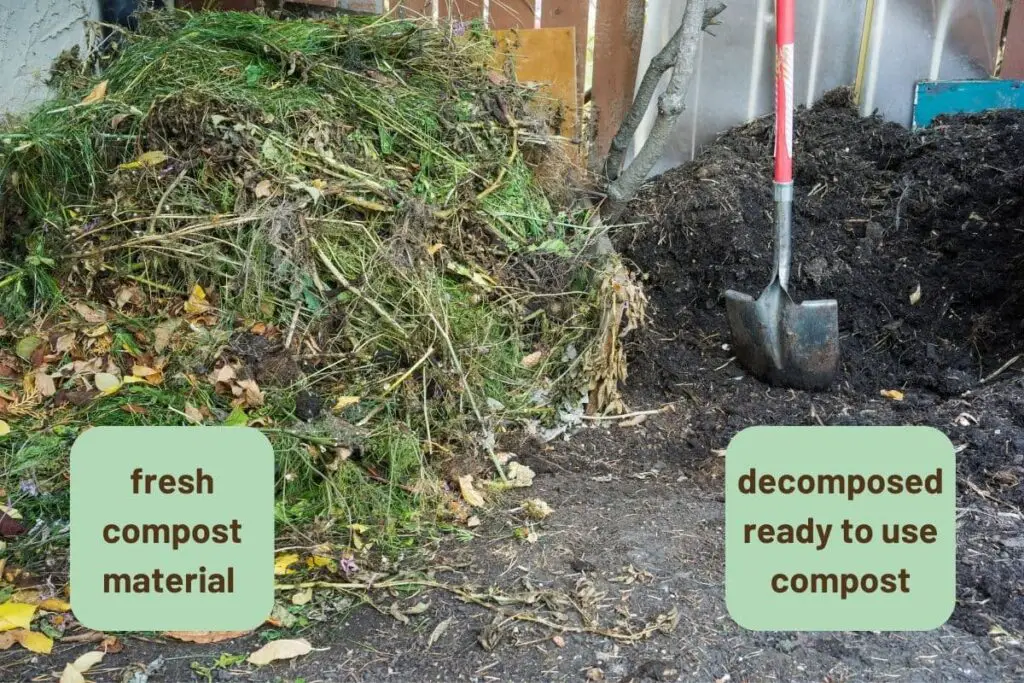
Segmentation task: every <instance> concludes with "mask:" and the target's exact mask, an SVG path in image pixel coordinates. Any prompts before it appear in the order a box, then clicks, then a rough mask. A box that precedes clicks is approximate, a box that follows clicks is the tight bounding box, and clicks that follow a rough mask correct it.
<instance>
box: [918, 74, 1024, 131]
mask: <svg viewBox="0 0 1024 683" xmlns="http://www.w3.org/2000/svg"><path fill="white" fill-rule="evenodd" d="M993 109H1024V81H1011V80H999V79H992V80H985V81H919V82H918V83H917V84H916V85H915V87H914V120H913V125H914V128H923V127H925V126H928V125H931V123H932V121H934V120H935V117H937V116H940V115H942V114H980V113H981V112H986V111H991V110H993Z"/></svg>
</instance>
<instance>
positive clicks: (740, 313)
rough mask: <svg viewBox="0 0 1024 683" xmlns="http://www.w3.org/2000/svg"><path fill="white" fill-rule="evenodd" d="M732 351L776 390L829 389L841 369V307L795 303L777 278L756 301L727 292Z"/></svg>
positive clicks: (821, 302) (831, 303)
mask: <svg viewBox="0 0 1024 683" xmlns="http://www.w3.org/2000/svg"><path fill="white" fill-rule="evenodd" d="M725 307H726V312H727V314H728V317H729V327H730V329H731V331H732V342H733V352H734V353H735V354H736V358H737V359H738V360H739V361H740V363H741V364H742V365H743V366H744V367H745V368H746V369H747V370H748V371H749V372H750V373H751V374H753V375H754V376H756V377H758V378H760V379H761V380H763V381H765V382H768V383H769V384H773V385H776V386H785V387H791V388H793V389H810V390H819V389H825V388H827V387H828V385H829V384H831V383H832V380H833V379H834V378H835V375H836V372H837V371H838V369H839V305H838V304H837V302H836V301H835V300H834V299H822V300H818V301H805V302H803V303H801V304H797V303H795V302H794V301H793V299H792V298H791V297H790V296H789V293H788V292H787V291H786V290H785V289H784V288H783V287H782V286H781V285H780V283H779V280H778V278H776V279H774V280H773V281H772V283H771V284H770V285H768V287H767V288H766V289H765V290H764V292H763V293H762V294H761V296H760V297H758V298H757V299H756V300H755V299H753V298H751V297H749V296H747V295H746V294H743V293H741V292H735V291H732V290H729V291H727V292H726V293H725Z"/></svg>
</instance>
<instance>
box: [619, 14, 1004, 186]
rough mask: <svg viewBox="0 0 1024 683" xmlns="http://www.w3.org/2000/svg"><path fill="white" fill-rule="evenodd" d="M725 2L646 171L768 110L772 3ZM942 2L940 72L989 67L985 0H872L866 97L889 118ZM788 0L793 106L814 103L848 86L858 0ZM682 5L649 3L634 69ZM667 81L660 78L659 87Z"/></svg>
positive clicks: (904, 100) (906, 116)
mask: <svg viewBox="0 0 1024 683" xmlns="http://www.w3.org/2000/svg"><path fill="white" fill-rule="evenodd" d="M724 1H725V3H726V5H727V6H728V8H727V9H726V11H725V12H724V13H723V14H722V16H721V17H720V20H721V21H722V25H721V26H716V27H714V28H712V29H711V32H712V33H713V34H714V36H710V35H704V36H703V38H702V44H701V50H700V64H699V66H698V68H697V71H696V73H695V75H694V80H693V81H692V83H691V85H690V91H689V93H688V98H687V111H685V112H684V113H683V116H682V118H681V120H680V122H679V125H678V128H677V129H676V132H675V134H674V135H673V139H672V140H671V142H670V144H669V148H668V149H667V150H666V152H665V155H664V157H663V158H662V160H661V161H660V162H659V164H658V165H657V166H656V167H655V168H654V169H653V170H652V175H656V174H658V173H662V172H664V171H665V170H667V169H669V168H672V167H674V166H677V165H679V164H681V163H684V162H686V161H689V160H690V159H691V158H692V157H693V155H694V154H695V153H696V152H698V151H699V150H700V148H701V146H702V145H704V144H706V143H707V142H709V141H711V140H713V139H714V137H715V136H716V135H718V134H719V133H721V132H723V131H725V130H727V129H729V128H731V127H733V126H735V125H738V124H741V123H743V122H745V121H747V120H750V119H751V118H755V117H757V116H760V115H762V114H766V113H769V112H770V111H771V108H772V93H773V88H774V84H773V73H772V70H773V67H774V59H775V57H774V55H775V26H774V17H773V14H774V5H775V3H774V1H773V0H724ZM945 3H950V4H949V5H948V6H949V7H950V8H951V9H952V11H951V13H950V20H949V30H948V33H947V34H946V39H945V40H941V39H940V49H941V62H940V69H939V78H941V79H959V78H973V77H978V76H981V75H983V74H985V73H986V70H987V69H988V68H989V67H990V59H991V55H992V54H993V52H994V48H995V46H994V40H995V38H994V36H993V35H992V33H993V31H994V29H995V25H996V20H995V11H994V8H993V3H992V0H875V5H876V10H875V11H876V17H879V16H880V10H884V17H881V21H880V22H879V21H876V23H875V25H874V31H876V32H877V31H879V30H880V32H879V33H878V34H877V36H878V38H879V39H880V43H879V51H878V69H877V73H876V78H875V79H874V81H873V84H874V87H873V88H871V94H870V97H869V98H868V100H869V103H870V104H871V105H872V108H873V109H877V110H878V111H879V113H881V114H882V116H884V117H886V118H887V119H889V120H892V121H896V122H899V123H901V124H904V125H909V123H910V118H911V111H912V107H913V84H914V82H915V81H918V80H922V79H926V78H928V76H929V74H930V69H931V63H932V52H933V45H934V44H935V36H936V34H937V29H938V26H937V23H938V20H939V17H940V15H941V9H942V7H943V5H944V4H945ZM796 5H797V16H796V57H795V59H796V74H795V95H796V103H797V105H802V104H809V103H813V101H815V100H816V98H817V97H819V96H820V95H821V94H822V93H823V92H825V91H826V90H830V89H832V88H835V87H837V86H840V85H852V84H853V82H854V80H855V77H856V73H857V60H858V54H859V46H860V36H861V26H862V23H863V18H864V11H865V6H866V2H865V0H842V1H841V2H840V1H839V0H798V1H797V3H796ZM684 7H685V3H684V2H681V1H680V0H648V6H647V24H646V27H645V34H644V46H643V50H642V52H641V55H640V69H639V71H640V73H643V71H644V69H645V68H646V65H647V64H648V63H649V62H650V60H651V58H652V57H653V56H654V55H655V54H657V52H658V51H659V50H660V49H661V46H662V45H664V43H665V42H666V41H667V40H668V39H669V37H670V36H671V35H672V33H673V32H674V31H675V29H676V28H677V27H678V26H679V22H680V21H681V18H682V12H683V8H684ZM819 26H820V31H818V30H817V29H818V27H819ZM816 35H817V36H818V38H817V40H816V39H815V36H816ZM759 46H760V48H759ZM759 49H760V51H759ZM867 71H869V72H870V71H871V68H870V64H869V68H868V70H867ZM638 82H639V79H638ZM666 83H667V77H666V78H665V79H663V83H662V87H664V85H665V84H666ZM871 84H872V81H871V79H868V85H869V86H870V85H871ZM654 113H655V108H654V107H653V106H652V108H651V110H650V111H649V112H648V115H647V118H646V119H645V121H644V124H643V125H642V127H641V129H640V130H639V131H638V137H637V142H638V143H642V141H643V140H644V139H646V135H647V131H648V130H649V127H650V124H651V123H652V122H653V117H654ZM797 134H798V135H799V131H797Z"/></svg>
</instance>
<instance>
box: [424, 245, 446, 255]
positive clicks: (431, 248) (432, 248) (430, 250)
mask: <svg viewBox="0 0 1024 683" xmlns="http://www.w3.org/2000/svg"><path fill="white" fill-rule="evenodd" d="M442 249H444V245H443V244H441V243H440V242H438V243H436V244H431V245H430V246H429V247H427V254H429V255H430V256H433V255H434V254H436V253H437V252H439V251H441V250H442Z"/></svg>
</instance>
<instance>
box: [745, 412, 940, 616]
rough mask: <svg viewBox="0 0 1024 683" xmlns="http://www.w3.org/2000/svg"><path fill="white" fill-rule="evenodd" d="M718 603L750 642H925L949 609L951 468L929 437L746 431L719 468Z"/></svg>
mask: <svg viewBox="0 0 1024 683" xmlns="http://www.w3.org/2000/svg"><path fill="white" fill-rule="evenodd" d="M725 486H726V489H725V533H726V539H725V597H726V606H727V608H728V610H729V614H730V615H731V616H732V618H733V619H734V620H735V621H736V622H737V623H738V624H739V625H740V626H743V627H744V628H747V629H750V630H755V631H918V630H920V631H925V630H931V629H935V628H938V627H940V626H942V625H943V624H944V623H945V622H946V620H947V619H949V616H950V614H951V613H952V611H953V607H954V605H955V602H956V499H955V495H956V458H955V454H954V449H953V445H952V444H951V443H950V441H949V439H948V438H947V437H946V435H945V434H943V433H942V432H940V431H939V430H937V429H934V428H931V427H751V428H749V429H745V430H744V431H742V432H740V433H739V434H737V435H736V436H735V437H734V438H733V440H732V442H731V443H730V444H729V447H728V449H727V451H726V456H725Z"/></svg>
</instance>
